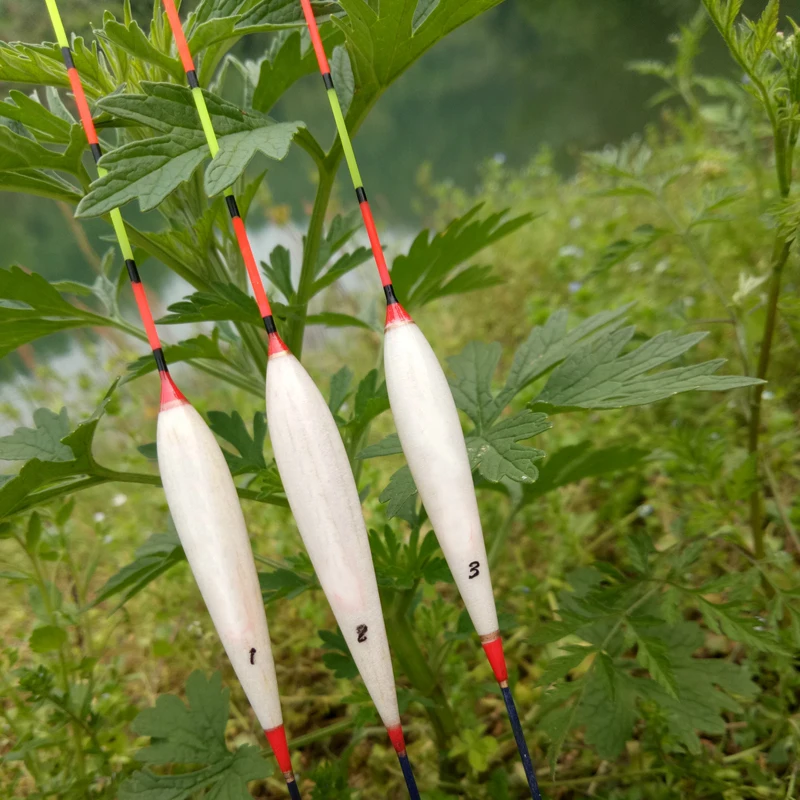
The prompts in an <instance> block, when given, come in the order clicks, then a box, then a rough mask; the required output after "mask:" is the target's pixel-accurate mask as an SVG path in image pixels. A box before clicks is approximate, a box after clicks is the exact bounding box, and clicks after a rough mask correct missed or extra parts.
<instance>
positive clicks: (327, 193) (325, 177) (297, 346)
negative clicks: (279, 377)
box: [286, 148, 342, 359]
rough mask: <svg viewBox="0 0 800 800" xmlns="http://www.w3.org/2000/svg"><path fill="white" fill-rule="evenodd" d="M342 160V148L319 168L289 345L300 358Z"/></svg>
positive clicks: (331, 153) (288, 337)
mask: <svg viewBox="0 0 800 800" xmlns="http://www.w3.org/2000/svg"><path fill="white" fill-rule="evenodd" d="M341 158H342V151H341V148H338V149H334V150H331V152H330V153H329V154H328V156H327V157H326V159H325V163H324V165H322V166H320V168H319V184H318V185H317V195H316V197H315V198H314V210H313V211H312V212H311V220H310V221H309V223H308V233H307V234H306V243H305V247H304V248H303V265H302V268H301V270H300V282H299V283H298V286H297V306H298V308H297V312H296V315H295V316H294V318H293V319H292V321H291V323H290V324H289V329H288V335H287V337H286V338H287V341H286V344H287V345H288V346H289V349H290V350H291V351H292V353H294V355H295V356H296V357H297V358H298V359H299V358H301V357H302V355H303V335H304V334H305V330H306V317H307V316H308V302H309V300H311V289H312V287H313V285H314V278H315V277H316V271H317V258H318V256H319V246H320V242H321V241H322V227H323V225H324V224H325V215H326V213H327V211H328V203H329V202H330V199H331V191H332V189H333V183H334V180H335V179H336V169H337V167H338V166H339V161H340V160H341Z"/></svg>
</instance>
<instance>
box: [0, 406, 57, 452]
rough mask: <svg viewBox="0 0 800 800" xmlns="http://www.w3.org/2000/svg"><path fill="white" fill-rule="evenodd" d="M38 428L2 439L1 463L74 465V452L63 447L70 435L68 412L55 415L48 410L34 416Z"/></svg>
mask: <svg viewBox="0 0 800 800" xmlns="http://www.w3.org/2000/svg"><path fill="white" fill-rule="evenodd" d="M33 423H34V425H35V426H36V427H35V428H17V429H16V430H15V431H14V433H12V434H11V435H10V436H3V437H0V460H3V461H28V460H29V459H31V458H38V459H39V460H40V461H71V460H72V458H73V454H72V450H71V449H70V448H69V447H68V446H67V445H65V444H63V443H62V441H61V440H62V439H63V438H64V437H65V436H66V435H67V434H68V433H69V417H68V416H67V409H66V408H62V409H61V412H60V413H58V414H55V413H54V412H52V411H50V410H49V409H47V408H37V409H36V411H34V412H33Z"/></svg>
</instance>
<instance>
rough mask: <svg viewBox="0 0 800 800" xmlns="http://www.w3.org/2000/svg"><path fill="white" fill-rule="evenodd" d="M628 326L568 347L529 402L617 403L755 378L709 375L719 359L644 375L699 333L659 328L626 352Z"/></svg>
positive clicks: (640, 401)
mask: <svg viewBox="0 0 800 800" xmlns="http://www.w3.org/2000/svg"><path fill="white" fill-rule="evenodd" d="M633 333H634V330H633V328H631V327H628V328H623V329H621V330H617V331H614V332H612V333H609V334H607V335H604V336H601V337H598V338H597V339H596V340H595V341H593V342H591V343H589V344H584V345H582V346H581V347H579V348H578V349H577V350H575V351H573V352H572V354H571V355H569V356H568V357H567V358H566V360H565V361H564V362H563V363H562V364H560V365H559V366H558V367H556V368H555V370H553V372H552V374H551V375H550V378H549V380H548V381H547V384H546V385H545V387H544V389H543V390H542V392H541V394H539V396H538V397H536V398H535V400H534V401H533V403H532V406H533V407H540V406H541V407H545V406H554V407H556V408H623V407H626V406H634V405H643V404H645V403H653V402H655V401H656V400H662V399H664V398H666V397H670V396H672V395H673V394H678V393H679V392H688V391H691V390H699V391H725V390H728V389H733V388H738V387H742V386H752V385H753V384H756V383H759V381H758V380H757V379H755V378H748V377H745V376H741V377H740V376H737V375H721V376H715V375H714V374H713V373H715V372H716V371H717V370H718V369H719V368H720V367H721V366H722V365H723V364H724V363H725V359H716V360H714V361H706V362H703V363H701V364H694V365H692V366H687V367H678V368H675V369H670V370H666V371H663V372H657V373H655V374H650V375H648V374H646V373H648V372H650V371H651V370H653V369H655V368H656V367H659V366H661V365H662V364H664V363H666V362H667V361H670V360H672V359H674V358H677V357H678V356H680V355H682V354H683V353H685V352H686V351H687V350H689V349H690V348H691V347H693V346H694V345H695V344H697V343H698V342H699V341H700V340H701V339H702V338H704V337H705V335H706V334H704V333H692V334H687V335H685V336H676V335H675V334H674V333H671V332H668V333H662V334H659V335H658V336H655V337H653V338H652V339H650V340H648V341H646V342H645V343H644V344H643V345H641V346H639V347H638V348H636V349H635V350H632V351H631V352H628V353H624V354H623V353H622V350H623V348H624V347H625V345H627V344H628V342H629V341H630V340H631V338H632V337H633Z"/></svg>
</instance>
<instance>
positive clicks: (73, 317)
mask: <svg viewBox="0 0 800 800" xmlns="http://www.w3.org/2000/svg"><path fill="white" fill-rule="evenodd" d="M0 129H2V126H0ZM108 323H109V320H107V319H106V318H105V317H102V316H100V315H99V314H93V313H92V312H90V311H86V310H84V309H79V308H77V307H76V306H73V305H72V303H69V302H68V301H67V300H65V299H64V297H63V296H62V295H61V293H60V292H59V291H58V290H57V289H55V288H54V287H53V286H52V285H51V284H50V283H48V282H47V281H46V280H45V279H44V278H43V277H42V276H41V275H39V274H38V273H35V272H30V273H29V272H25V271H24V270H22V269H20V268H19V267H11V269H8V270H4V269H0V356H4V355H6V354H8V353H10V352H12V351H13V350H15V349H16V348H17V347H19V346H20V345H22V344H26V343H27V342H31V341H34V340H35V339H38V338H41V337H42V336H47V335H49V334H51V333H57V332H59V331H63V330H68V329H70V328H81V327H86V326H89V325H106V324H108Z"/></svg>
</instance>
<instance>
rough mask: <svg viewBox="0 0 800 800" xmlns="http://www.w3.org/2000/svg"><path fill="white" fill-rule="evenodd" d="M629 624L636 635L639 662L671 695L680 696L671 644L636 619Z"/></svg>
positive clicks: (630, 620) (629, 621)
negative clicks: (671, 655) (671, 656)
mask: <svg viewBox="0 0 800 800" xmlns="http://www.w3.org/2000/svg"><path fill="white" fill-rule="evenodd" d="M628 625H629V627H630V629H631V630H632V631H633V633H634V634H635V636H636V645H637V650H636V658H637V660H638V661H639V663H640V664H641V665H642V666H643V667H644V668H645V669H646V670H647V671H648V672H649V673H650V676H651V677H652V678H653V680H654V681H655V682H656V683H658V684H659V685H660V686H661V687H662V688H663V689H664V690H665V691H666V692H667V693H668V694H669V695H671V696H672V697H678V691H679V689H678V682H677V680H676V678H675V671H674V668H673V664H672V660H671V658H670V649H669V645H668V644H667V643H666V642H665V641H664V640H663V639H659V638H657V637H656V636H655V635H653V631H652V630H648V628H647V626H644V625H641V624H640V623H637V622H636V620H634V619H629V620H628Z"/></svg>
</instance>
